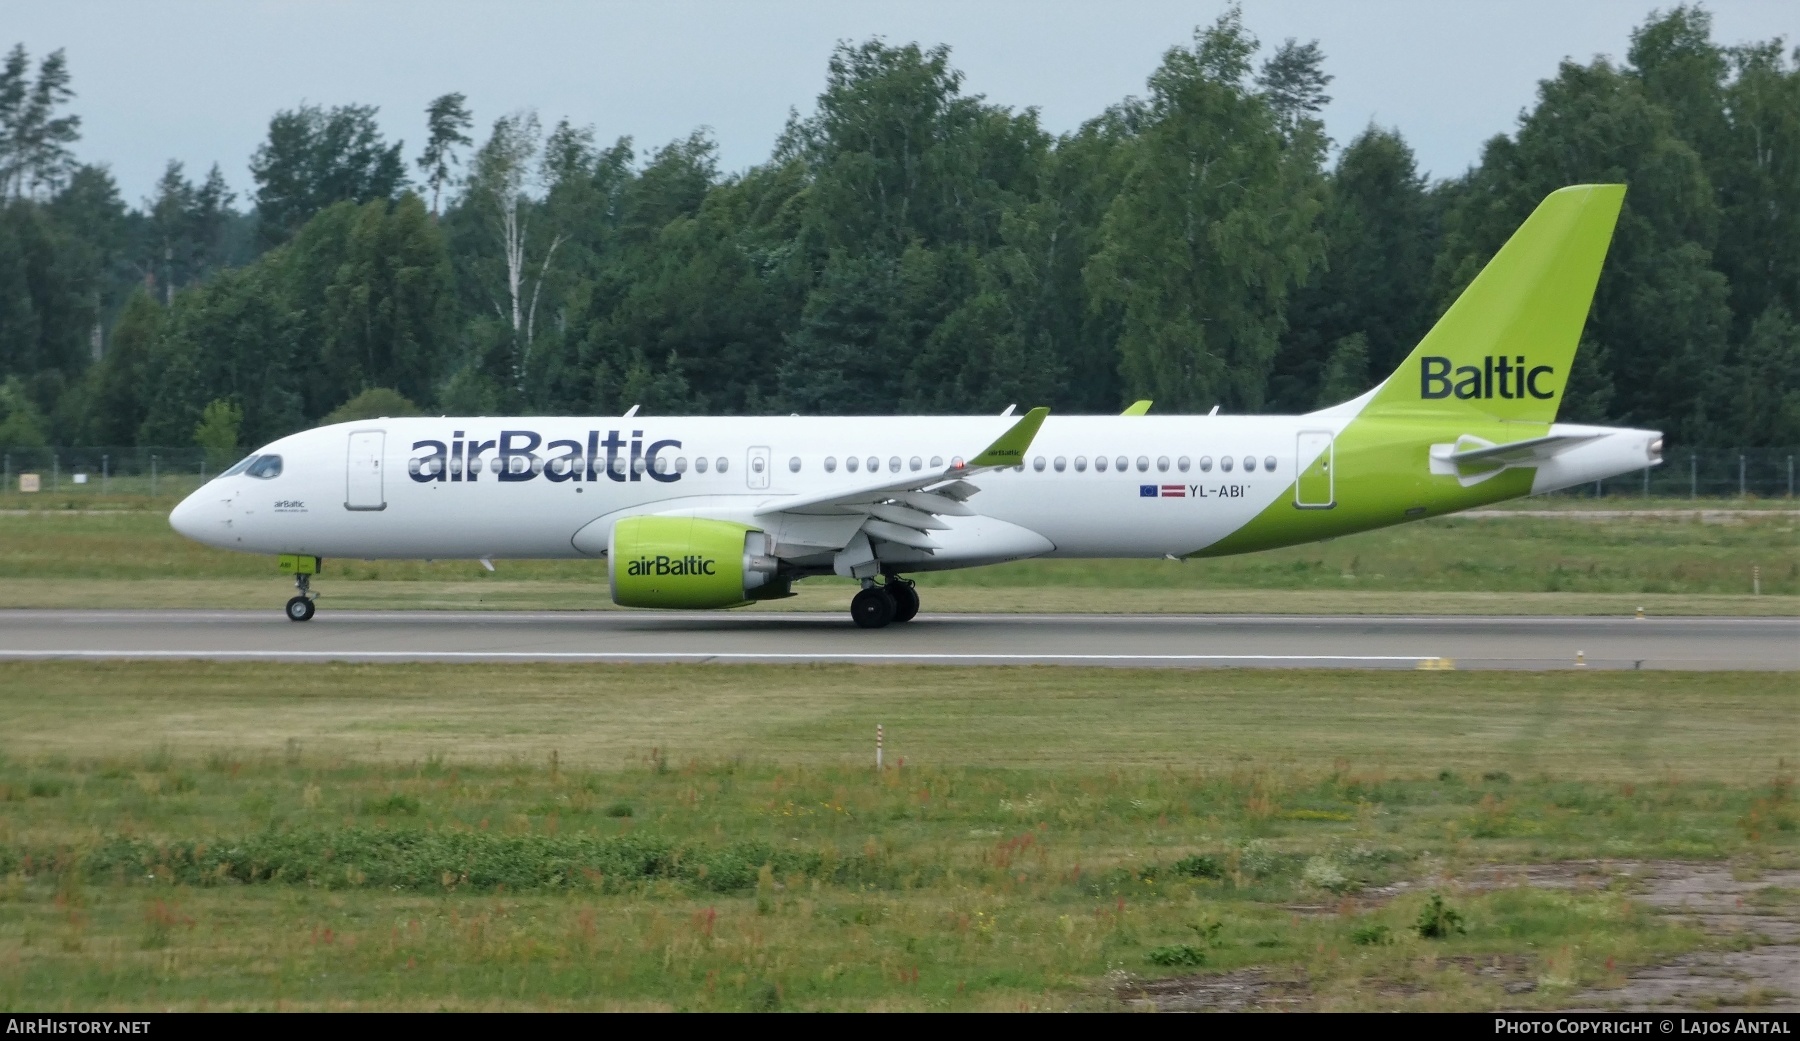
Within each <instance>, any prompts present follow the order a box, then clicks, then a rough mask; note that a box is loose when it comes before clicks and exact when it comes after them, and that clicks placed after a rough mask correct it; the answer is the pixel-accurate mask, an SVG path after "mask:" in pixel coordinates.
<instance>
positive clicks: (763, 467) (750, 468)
mask: <svg viewBox="0 0 1800 1041" xmlns="http://www.w3.org/2000/svg"><path fill="white" fill-rule="evenodd" d="M745 462H746V463H748V464H749V465H747V466H745V467H744V479H745V480H747V481H749V482H750V487H751V488H754V489H756V490H758V491H760V490H762V489H764V488H767V487H768V486H769V449H768V447H767V446H765V445H758V446H756V447H754V448H752V449H750V458H748V459H746V460H745Z"/></svg>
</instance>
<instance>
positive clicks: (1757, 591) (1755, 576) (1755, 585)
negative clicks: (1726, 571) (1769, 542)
mask: <svg viewBox="0 0 1800 1041" xmlns="http://www.w3.org/2000/svg"><path fill="white" fill-rule="evenodd" d="M1750 595H1751V596H1761V595H1762V565H1761V564H1752V565H1750Z"/></svg>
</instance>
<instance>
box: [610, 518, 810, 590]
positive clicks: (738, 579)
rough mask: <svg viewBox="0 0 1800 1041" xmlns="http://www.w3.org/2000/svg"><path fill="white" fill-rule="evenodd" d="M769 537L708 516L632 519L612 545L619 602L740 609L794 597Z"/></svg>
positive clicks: (618, 527) (615, 532)
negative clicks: (779, 569)
mask: <svg viewBox="0 0 1800 1041" xmlns="http://www.w3.org/2000/svg"><path fill="white" fill-rule="evenodd" d="M769 549H770V540H769V536H768V535H767V534H765V533H763V532H761V531H759V530H757V529H755V528H751V527H747V526H745V525H742V524H734V523H732V522H730V521H721V520H709V519H707V518H704V517H627V518H625V519H624V520H621V521H619V522H618V523H617V524H614V525H613V528H612V533H611V534H610V535H609V536H608V537H607V543H606V572H607V577H608V578H609V579H611V581H612V598H613V603H615V604H618V605H619V606H621V607H677V608H690V609H694V608H709V607H736V606H737V605H739V604H742V603H745V602H747V601H750V600H761V599H766V598H770V597H778V596H786V595H788V588H787V587H788V583H787V581H785V580H782V579H779V578H777V577H776V561H775V558H774V557H773V556H771V555H770V554H769Z"/></svg>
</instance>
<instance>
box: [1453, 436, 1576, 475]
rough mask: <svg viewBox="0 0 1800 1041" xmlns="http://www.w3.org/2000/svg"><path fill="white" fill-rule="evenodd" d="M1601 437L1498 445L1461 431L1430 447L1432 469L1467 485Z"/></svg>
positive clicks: (1540, 461)
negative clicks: (1449, 441)
mask: <svg viewBox="0 0 1800 1041" xmlns="http://www.w3.org/2000/svg"><path fill="white" fill-rule="evenodd" d="M1603 436H1604V435H1602V434H1551V435H1549V436H1547V437H1533V438H1528V439H1526V440H1524V441H1509V442H1507V443H1506V444H1503V445H1497V444H1494V443H1493V442H1492V441H1489V440H1486V439H1485V438H1479V437H1475V436H1474V435H1472V434H1464V435H1463V436H1461V437H1459V438H1457V439H1456V442H1455V443H1454V444H1438V445H1432V446H1431V472H1432V473H1433V474H1436V475H1438V476H1440V477H1455V478H1456V479H1457V480H1458V481H1459V482H1461V483H1462V485H1463V486H1464V487H1465V488H1466V487H1468V486H1470V485H1473V484H1480V483H1481V482H1482V481H1485V480H1487V479H1488V478H1490V477H1492V476H1494V475H1495V474H1497V473H1499V472H1501V471H1502V470H1506V469H1509V468H1511V467H1518V466H1536V465H1538V464H1539V463H1542V462H1544V461H1545V460H1548V459H1551V458H1554V457H1555V456H1557V455H1559V454H1561V453H1563V452H1566V451H1568V450H1569V449H1571V448H1574V447H1576V446H1578V445H1585V444H1587V443H1588V442H1590V441H1593V440H1594V439H1596V438H1599V437H1603Z"/></svg>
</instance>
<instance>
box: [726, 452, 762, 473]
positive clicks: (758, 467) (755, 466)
mask: <svg viewBox="0 0 1800 1041" xmlns="http://www.w3.org/2000/svg"><path fill="white" fill-rule="evenodd" d="M719 469H721V470H723V469H725V468H724V467H723V466H721V467H719ZM750 472H751V473H762V472H763V458H762V456H760V455H759V456H757V457H756V458H754V459H752V460H750Z"/></svg>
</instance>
